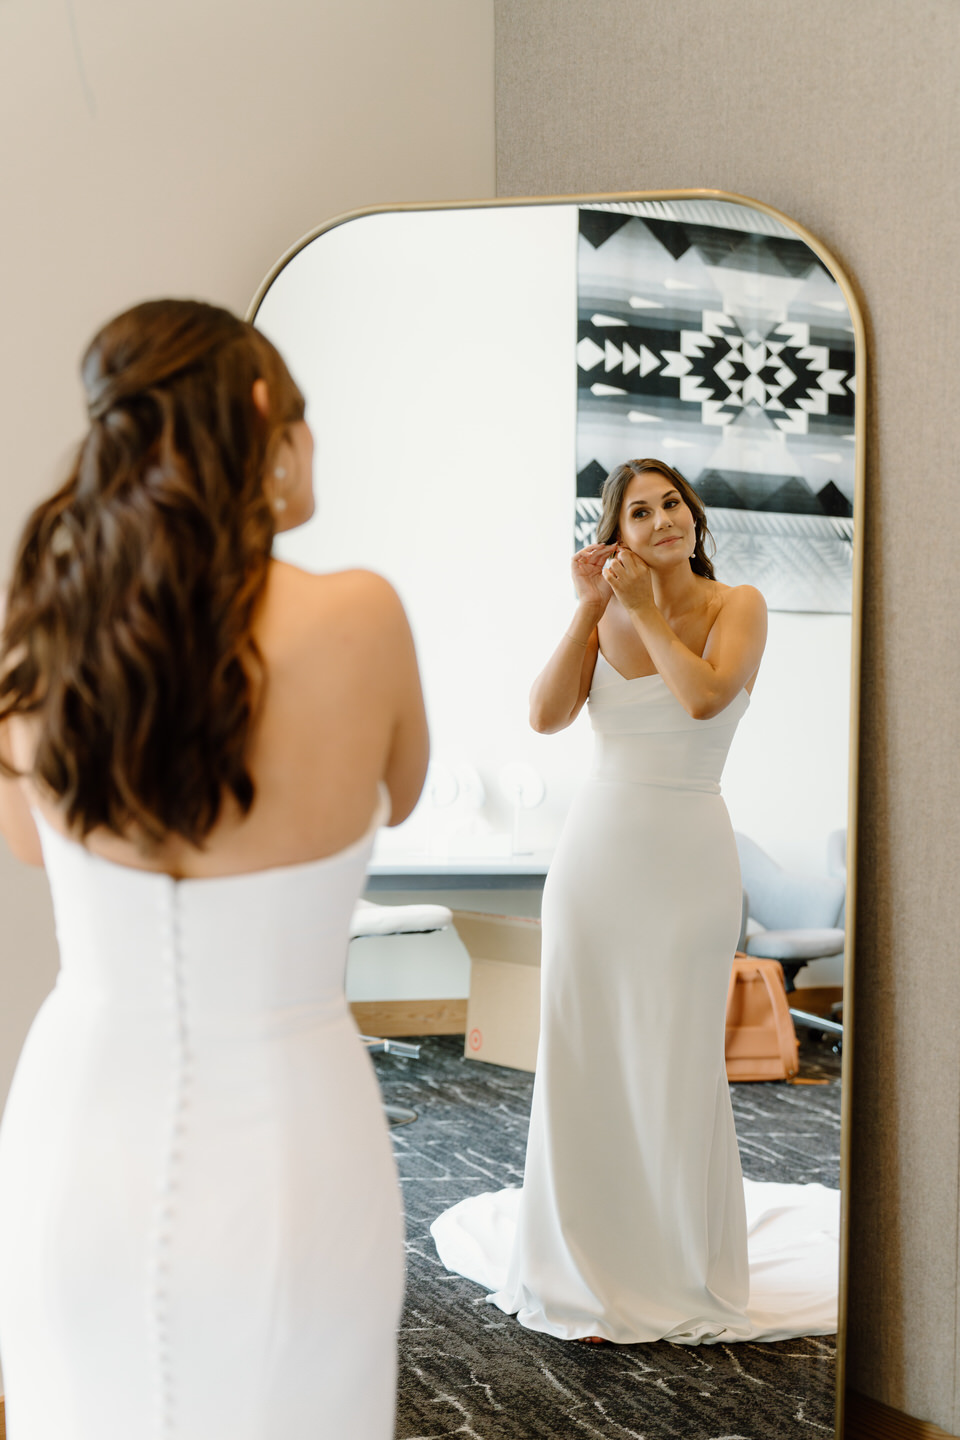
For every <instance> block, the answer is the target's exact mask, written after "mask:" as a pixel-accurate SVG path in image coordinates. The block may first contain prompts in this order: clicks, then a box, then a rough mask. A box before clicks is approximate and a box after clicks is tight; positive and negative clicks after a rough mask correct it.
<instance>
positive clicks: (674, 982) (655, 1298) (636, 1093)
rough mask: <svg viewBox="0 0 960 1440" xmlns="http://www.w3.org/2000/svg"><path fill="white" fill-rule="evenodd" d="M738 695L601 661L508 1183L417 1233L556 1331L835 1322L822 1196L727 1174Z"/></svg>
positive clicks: (776, 1328) (748, 1335)
mask: <svg viewBox="0 0 960 1440" xmlns="http://www.w3.org/2000/svg"><path fill="white" fill-rule="evenodd" d="M748 704H749V698H748V696H747V694H746V692H745V691H743V692H741V693H740V695H738V696H737V697H736V699H735V700H733V701H732V703H731V704H730V705H729V706H728V707H727V708H726V709H725V710H724V711H723V712H722V713H721V714H719V715H717V716H715V717H714V718H712V719H709V720H694V719H692V718H691V716H690V715H688V713H687V712H686V710H684V708H683V706H682V705H681V704H680V702H679V701H678V700H677V699H676V698H675V697H674V696H673V694H672V693H671V692H670V690H669V689H668V687H667V685H666V684H665V682H664V681H663V679H662V678H661V677H660V675H658V674H655V675H649V676H641V677H638V678H636V679H633V680H626V679H624V678H623V677H622V676H621V675H619V674H618V672H617V671H616V670H614V669H613V667H612V666H610V665H609V664H608V663H607V661H606V660H605V659H604V657H603V656H602V655H601V656H598V659H597V667H596V671H595V674H594V680H593V685H592V688H591V693H590V698H589V712H590V717H591V721H592V724H593V727H594V730H595V732H596V742H595V743H596V748H595V757H594V763H593V769H592V773H591V775H590V777H589V779H588V781H587V783H586V784H585V785H584V786H583V788H582V789H581V790H580V792H579V794H578V795H577V797H576V798H575V800H574V803H573V805H572V807H571V809H570V812H569V815H568V817H567V820H566V824H565V826H564V829H563V833H562V836H561V838H560V842H559V844H558V847H557V851H556V855H555V856H554V860H553V863H552V865H551V867H550V872H549V874H548V876H547V880H546V884H545V886H544V892H543V910H542V922H543V929H542V935H543V944H542V973H541V1022H540V1047H539V1052H538V1057H537V1073H536V1078H535V1082H534V1091H533V1104H532V1110H531V1115H530V1132H529V1138H528V1141H527V1156H526V1166H525V1170H524V1180H523V1187H522V1189H509V1190H504V1191H500V1192H498V1193H495V1194H485V1195H478V1196H474V1197H472V1198H470V1199H467V1200H464V1201H462V1202H461V1203H460V1204H459V1205H456V1206H454V1207H453V1208H452V1209H450V1210H448V1211H446V1212H445V1213H444V1214H443V1215H441V1216H440V1217H439V1218H438V1219H437V1220H436V1221H435V1222H434V1224H433V1226H432V1227H431V1231H432V1234H433V1236H434V1239H435V1241H436V1245H437V1250H438V1252H439V1255H440V1258H441V1260H442V1261H443V1263H444V1265H445V1266H446V1267H447V1268H448V1269H450V1270H454V1271H458V1272H459V1273H461V1274H464V1275H467V1276H468V1277H469V1278H471V1279H474V1280H477V1281H478V1282H479V1283H480V1284H483V1285H485V1286H487V1288H488V1289H491V1290H493V1291H494V1292H495V1293H494V1294H492V1295H491V1296H490V1297H489V1298H490V1300H492V1301H493V1302H494V1303H495V1304H496V1305H498V1306H499V1307H500V1308H501V1309H502V1310H504V1311H506V1312H507V1313H508V1314H516V1316H517V1318H518V1320H519V1321H520V1323H521V1324H523V1325H526V1326H528V1327H529V1328H530V1329H533V1330H540V1331H543V1332H544V1333H546V1334H548V1335H554V1336H557V1337H559V1338H560V1339H566V1340H574V1339H580V1338H583V1337H585V1336H588V1335H599V1336H601V1337H603V1338H604V1339H607V1340H612V1341H615V1342H618V1343H621V1344H630V1343H636V1342H641V1341H652V1340H661V1339H666V1340H673V1341H677V1342H681V1343H686V1344H696V1343H698V1342H701V1341H717V1340H724V1341H729V1340H748V1339H751V1340H754V1339H782V1338H786V1337H787V1336H789V1335H797V1334H826V1333H830V1332H832V1331H833V1330H835V1329H836V1291H837V1247H838V1193H837V1192H836V1191H830V1190H827V1189H826V1188H825V1187H823V1186H820V1185H808V1186H783V1185H752V1184H750V1182H744V1181H743V1180H742V1177H741V1172H740V1159H739V1153H738V1149H737V1138H736V1131H735V1129H734V1121H733V1111H732V1108H731V1104H730V1094H729V1089H728V1086H727V1079H726V1071H725V1066H724V1053H723V1051H724V1017H725V1011H726V998H727V986H728V982H729V978H730V967H731V963H732V959H733V954H734V950H735V949H736V943H737V938H738V935H739V929H740V894H741V892H740V871H739V864H738V859H737V849H736V844H735V841H734V836H733V831H732V829H731V826H730V820H729V817H728V815H727V810H726V806H725V805H724V803H723V799H722V798H721V795H720V786H719V780H720V774H721V771H722V769H723V764H724V761H725V759H726V755H727V751H728V749H729V746H730V742H731V741H732V739H733V736H734V733H735V731H736V728H737V724H738V723H739V721H740V719H741V717H742V716H743V714H744V712H745V711H746V709H747V706H748ZM745 1186H746V1201H745ZM748 1209H749V1212H750V1214H749V1229H750V1252H749V1262H748V1217H747V1210H748Z"/></svg>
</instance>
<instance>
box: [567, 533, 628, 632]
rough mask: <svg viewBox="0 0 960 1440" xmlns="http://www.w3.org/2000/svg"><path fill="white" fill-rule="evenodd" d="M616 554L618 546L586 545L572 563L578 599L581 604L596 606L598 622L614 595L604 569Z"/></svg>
mask: <svg viewBox="0 0 960 1440" xmlns="http://www.w3.org/2000/svg"><path fill="white" fill-rule="evenodd" d="M616 553H617V546H616V545H586V546H584V548H583V549H582V550H578V551H577V553H576V555H574V557H573V560H572V561H571V562H570V574H571V576H572V577H573V588H574V590H575V591H576V596H577V599H578V600H579V601H580V603H581V604H586V605H593V606H595V607H596V610H597V619H598V620H599V618H600V616H601V615H602V614H603V612H604V611H605V610H606V608H607V605H608V603H609V600H610V596H611V595H612V594H613V590H612V589H611V587H610V585H609V584H608V582H607V581H606V580H605V579H604V578H603V567H604V565H606V563H607V561H608V560H610V559H611V558H612V557H613V556H614V555H616Z"/></svg>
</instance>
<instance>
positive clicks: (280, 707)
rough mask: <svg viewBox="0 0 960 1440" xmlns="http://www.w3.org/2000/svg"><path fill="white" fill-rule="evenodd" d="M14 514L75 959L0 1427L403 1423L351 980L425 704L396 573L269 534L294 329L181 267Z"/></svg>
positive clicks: (3, 1323)
mask: <svg viewBox="0 0 960 1440" xmlns="http://www.w3.org/2000/svg"><path fill="white" fill-rule="evenodd" d="M83 382H84V387H85V390H86V399H87V407H88V412H89V417H90V426H89V430H88V433H87V435H86V436H85V438H84V440H83V442H82V444H81V445H80V447H79V450H78V453H77V458H76V461H75V464H74V465H73V468H72V470H71V472H70V475H69V478H68V480H67V481H66V483H65V484H64V485H63V486H62V487H61V488H60V489H59V490H58V491H57V493H56V494H54V495H53V496H51V497H50V498H49V499H48V500H45V501H44V502H43V503H42V504H41V505H39V506H38V507H37V509H36V510H35V511H34V513H33V514H32V515H31V517H30V519H29V520H28V521H27V524H26V527H25V529H24V532H23V536H22V539H21V541H20V546H19V551H18V554H17V557H16V562H15V567H14V571H13V577H12V581H11V583H10V586H9V592H8V600H7V608H6V616H5V620H4V624H3V631H2V640H0V767H2V771H3V778H0V830H2V833H3V834H4V836H5V837H6V839H7V841H8V843H9V845H10V847H11V849H12V850H13V851H14V853H15V854H17V855H18V856H19V857H20V858H21V859H23V860H26V861H27V862H29V863H34V864H45V865H46V868H47V872H48V876H49V880H50V885H51V889H52V893H53V902H54V909H55V914H56V922H57V933H58V938H59V944H60V953H61V970H60V974H59V976H58V979H57V984H56V988H55V990H54V991H53V993H52V995H51V996H50V997H49V998H48V999H47V1001H46V1002H45V1004H44V1005H43V1007H42V1009H41V1011H40V1013H39V1015H38V1017H37V1019H36V1021H35V1023H34V1025H33V1028H32V1030H31V1032H30V1035H29V1037H28V1039H27V1042H26V1044H25V1046H24V1049H23V1053H22V1055H21V1058H20V1062H19V1065H18V1068H17V1073H16V1076H15V1079H14V1082H13V1087H12V1091H11V1094H10V1099H9V1102H8V1105H7V1109H6V1112H5V1115H4V1119H3V1126H2V1131H0V1356H2V1365H3V1374H4V1380H5V1384H6V1392H7V1415H8V1423H9V1427H10V1429H9V1433H10V1435H11V1437H12V1440H129V1437H131V1436H146V1435H148V1434H149V1435H156V1436H157V1437H161V1436H174V1435H175V1436H176V1437H177V1440H209V1437H211V1436H214V1435H226V1434H230V1435H232V1436H235V1437H237V1440H267V1437H273V1436H276V1435H282V1436H284V1440H308V1437H309V1440H313V1437H315V1436H316V1435H318V1434H320V1433H323V1434H330V1435H334V1434H335V1435H337V1436H342V1437H344V1440H389V1437H392V1435H393V1415H394V1403H395V1386H396V1361H395V1331H396V1324H397V1319H398V1315H399V1308H400V1302H401V1295H402V1286H403V1241H402V1214H401V1203H400V1197H399V1191H398V1186H397V1181H396V1175H395V1170H394V1164H393V1158H392V1154H391V1147H390V1142H389V1137H388V1135H387V1132H386V1127H385V1123H384V1120H383V1116H382V1111H381V1105H380V1100H379V1093H378V1090H377V1086H376V1082H375V1079H374V1076H373V1073H372V1070H371V1067H370V1065H369V1062H368V1060H367V1057H366V1055H365V1053H364V1051H363V1049H362V1046H361V1044H360V1042H359V1040H358V1038H357V1034H356V1029H355V1026H354V1025H353V1022H352V1020H351V1018H350V1015H349V1011H348V1009H347V1006H346V1001H345V998H344V993H343V971H344V964H345V960H346V951H347V943H348V927H349V922H350V917H351V913H352V908H353V905H354V902H355V900H356V898H357V896H358V894H359V891H360V889H361V887H362V884H363V878H364V872H365V866H366V861H367V858H368V856H369V852H370V848H371V846H372V843H373V835H374V831H375V829H376V827H377V826H378V825H379V824H381V823H385V822H386V821H387V820H388V818H389V823H391V824H397V823H399V822H400V821H401V820H403V819H404V818H405V817H406V816H407V815H408V814H409V813H410V811H411V810H412V808H413V806H414V804H415V803H416V800H417V797H418V795H419V792H420V788H421V785H422V782H423V778H424V773H425V769H426V762H427V735H426V726H425V720H424V710H423V703H422V698H421V693H420V684H419V678H418V674H417V667H416V660H415V657H414V650H413V644H412V641H411V636H410V632H409V629H408V626H407V622H406V619H405V617H404V614H403V610H402V608H401V606H400V603H399V601H398V599H397V596H396V595H395V593H394V592H393V590H392V589H391V588H390V586H389V585H388V584H387V583H386V582H385V581H384V580H382V579H380V578H379V577H378V576H376V575H373V574H369V573H367V572H364V571H349V572H344V573H341V574H331V575H323V576H313V575H308V574H305V573H303V572H302V571H299V570H297V569H294V568H293V567H291V566H289V565H285V564H280V563H278V562H276V561H274V560H272V559H271V555H270V551H271V544H272V540H273V536H274V534H275V533H276V532H277V531H279V530H286V529H289V528H291V527H292V526H295V525H300V524H302V523H303V522H304V521H305V520H307V519H308V518H309V516H310V515H311V513H312V510H313V489H312V475H311V470H312V456H313V442H312V439H311V434H310V431H309V429H308V427H307V425H306V423H305V421H304V403H303V399H302V396H301V395H300V392H299V390H298V389H297V387H296V385H295V384H294V383H293V381H292V380H291V378H290V376H289V374H288V372H287V370H286V367H285V366H284V364H283V361H282V360H281V359H280V357H279V355H278V354H277V353H276V351H275V350H274V349H273V347H272V346H271V345H270V344H269V343H268V342H267V341H266V339H264V337H263V336H261V335H260V334H258V333H257V331H255V330H254V329H253V328H252V327H251V326H249V325H246V324H244V323H242V322H241V321H239V320H237V319H236V318H235V317H234V316H233V315H231V314H229V313H228V312H227V311H225V310H221V309H218V308H215V307H213V306H210V305H204V304H200V303H197V302H192V301H156V302H150V303H147V304H144V305H140V306H137V307H136V308H135V309H133V310H130V311H128V312H127V313H126V314H123V315H120V316H119V317H117V318H116V319H115V320H113V321H112V322H110V323H109V324H108V325H107V326H105V327H104V329H103V330H101V331H100V333H99V334H98V335H97V336H96V337H95V339H94V340H93V342H92V344H91V345H90V347H89V349H88V351H87V353H86V356H85V357H84V361H83Z"/></svg>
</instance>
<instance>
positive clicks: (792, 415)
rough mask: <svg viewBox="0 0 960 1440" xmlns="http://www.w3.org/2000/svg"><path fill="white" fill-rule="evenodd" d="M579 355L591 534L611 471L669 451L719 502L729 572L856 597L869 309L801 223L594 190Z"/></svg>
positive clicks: (583, 220)
mask: <svg viewBox="0 0 960 1440" xmlns="http://www.w3.org/2000/svg"><path fill="white" fill-rule="evenodd" d="M576 361H577V395H578V402H577V496H578V503H577V517H576V537H577V544H578V546H582V545H584V544H588V543H590V540H591V539H592V531H591V528H590V515H591V511H592V509H593V507H591V506H589V505H587V504H585V503H584V502H586V501H589V500H591V499H593V498H595V497H596V496H597V495H598V493H599V489H600V485H601V484H602V482H603V479H604V477H605V476H606V474H607V473H608V471H610V470H611V469H613V468H614V466H615V465H618V464H620V463H622V461H623V460H626V459H629V458H631V457H633V456H642V455H657V456H659V457H661V458H662V459H665V460H667V461H669V463H670V464H672V465H674V466H675V467H676V468H677V469H679V470H680V472H681V474H683V475H684V476H685V477H686V478H687V479H688V480H689V481H690V483H691V484H692V485H693V486H694V488H695V489H696V490H697V492H698V493H699V494H700V496H701V499H702V500H703V502H704V505H705V506H706V507H707V511H708V516H707V518H708V523H709V525H710V529H711V533H712V534H713V536H714V539H715V541H716V544H717V554H716V557H715V559H714V565H715V568H716V571H717V574H718V576H719V578H721V579H722V580H724V581H726V582H727V583H728V584H739V583H742V582H744V581H749V582H750V583H752V584H755V585H757V586H758V588H760V589H761V590H763V591H764V594H765V595H766V599H767V604H768V606H769V607H770V608H771V609H778V610H819V611H826V610H829V611H844V610H849V608H850V577H851V569H852V534H853V531H852V516H853V493H854V403H855V402H854V397H855V393H856V374H855V353H854V337H853V327H852V325H851V324H850V317H849V313H848V310H847V306H846V302H845V301H844V299H843V295H842V292H841V291H840V288H839V286H838V285H837V283H836V281H835V280H834V279H833V277H832V275H830V273H829V271H828V270H827V269H826V267H825V266H824V265H823V263H822V262H821V260H820V259H819V257H818V256H817V255H815V254H814V252H813V251H812V250H811V249H810V248H809V247H808V246H807V245H806V244H804V242H803V241H802V240H799V239H798V238H797V237H796V236H795V235H794V234H793V232H792V231H791V230H789V229H788V228H787V227H786V226H784V225H782V224H781V223H780V222H779V221H777V220H775V219H774V218H773V217H769V216H766V215H760V214H759V213H758V212H755V211H751V210H749V209H748V208H746V207H743V206H738V205H732V204H729V203H724V202H712V201H711V202H702V201H672V202H664V201H658V202H643V201H640V202H629V203H626V204H619V203H614V204H608V205H600V206H590V207H584V208H582V209H581V211H580V237H579V259H578V328H577V350H576ZM786 516H790V517H795V519H794V520H792V521H791V522H790V523H787V522H786V521H785V520H784V519H783V518H782V517H786ZM774 517H781V518H780V519H779V520H775V519H774ZM799 517H804V520H803V523H800V520H799ZM841 522H842V523H841ZM594 524H595V519H594ZM761 576H762V577H763V583H761Z"/></svg>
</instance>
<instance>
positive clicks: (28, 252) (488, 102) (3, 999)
mask: <svg viewBox="0 0 960 1440" xmlns="http://www.w3.org/2000/svg"><path fill="white" fill-rule="evenodd" d="M71 22H72V23H71ZM493 145H494V142H493V7H492V0H403V3H402V4H401V3H398V0H270V4H262V3H256V0H230V3H229V4H228V3H226V0H218V3H215V0H165V3H164V4H162V5H156V4H154V5H145V4H142V3H131V0H67V3H66V4H64V3H63V0H32V3H30V4H27V3H25V0H10V3H7V4H0V201H2V208H3V221H2V224H0V275H2V277H3V282H4V296H3V313H2V321H0V326H2V335H3V344H2V345H0V411H2V424H0V476H2V483H0V579H2V577H3V576H4V575H5V573H6V572H7V569H8V565H9V557H10V551H11V547H12V544H13V541H14V536H15V534H16V532H17V530H18V528H19V525H20V523H21V521H22V519H23V517H24V515H25V512H26V510H27V508H28V507H29V506H30V505H31V504H32V503H33V502H34V501H35V500H36V499H38V498H39V497H40V495H41V494H42V493H44V491H46V490H48V489H50V488H51V486H52V484H53V481H54V478H55V474H56V470H57V467H58V465H59V464H60V463H61V461H62V457H63V455H64V453H65V451H66V449H67V447H69V445H70V444H71V443H72V442H73V441H74V439H75V438H76V437H78V436H79V434H80V432H81V425H82V417H81V409H80V391H79V384H78V381H77V359H78V357H79V354H80V351H81V349H82V347H83V345H84V344H85V342H86V341H87V339H89V337H90V335H91V333H92V332H93V330H94V329H95V328H96V326H97V325H98V324H100V323H101V322H102V321H103V320H105V319H107V318H108V316H109V315H111V314H112V313H115V312H116V311H118V310H120V309H122V308H124V307H125V306H127V305H129V304H131V303H133V302H135V301H137V300H142V299H146V298H148V297H150V296H156V295H162V294H174V295H195V296H199V297H202V298H204V299H209V300H213V301H217V302H219V303H222V304H226V305H229V306H231V307H233V308H234V309H236V310H240V311H243V310H244V309H245V308H246V305H247V304H248V302H249V301H250V299H251V298H252V296H253V293H254V290H255V289H256V287H257V285H258V284H259V282H260V280H261V279H262V277H263V275H264V273H265V272H266V271H267V269H268V268H269V267H270V265H271V264H272V263H273V261H274V260H275V259H276V258H277V257H278V256H279V255H280V254H281V252H282V251H283V250H285V249H286V247H287V246H288V245H290V244H291V243H292V242H293V241H294V240H296V239H297V238H298V237H299V236H300V235H301V234H303V232H304V231H306V230H307V229H309V228H310V227H311V226H313V225H315V224H317V223H318V222H319V221H321V220H325V219H327V218H328V217H330V216H331V215H335V214H338V213H340V212H342V211H344V210H348V209H352V208H354V207H356V206H360V205H372V204H377V203H380V202H384V201H391V200H430V199H454V198H460V197H462V198H469V197H472V196H487V195H491V194H492V193H493V187H494V148H493ZM54 969H55V959H54V946H53V936H52V924H51V919H50V912H49V903H48V900H47V896H46V886H45V882H44V878H43V876H42V875H41V874H40V873H38V872H29V873H27V872H24V871H23V870H22V869H21V868H20V867H18V866H17V865H16V864H15V863H14V861H13V860H12V859H11V858H10V856H9V855H8V854H7V852H6V850H5V848H4V847H3V845H2V843H0V1100H2V1098H3V1096H4V1095H5V1093H6V1090H7V1085H8V1082H9V1078H10V1075H11V1073H12V1070H13V1066H14V1063H15V1061H16V1056H17V1054H18V1052H19V1049H20V1045H21V1043H22V1041H23V1036H24V1034H25V1033H26V1029H27V1026H28V1025H29V1023H30V1020H31V1018H32V1016H33V1014H34V1012H35V1010H36V1008H37V1006H38V1004H39V1003H40V1001H41V999H42V998H43V996H44V994H45V993H46V992H47V990H48V989H49V987H50V984H51V983H52V980H53V975H54Z"/></svg>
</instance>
